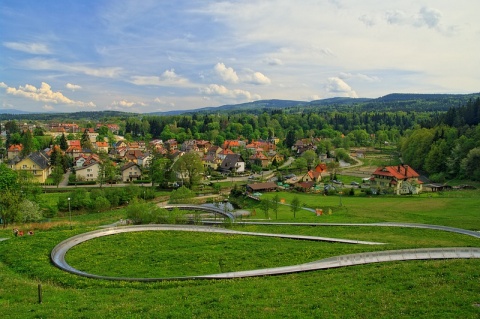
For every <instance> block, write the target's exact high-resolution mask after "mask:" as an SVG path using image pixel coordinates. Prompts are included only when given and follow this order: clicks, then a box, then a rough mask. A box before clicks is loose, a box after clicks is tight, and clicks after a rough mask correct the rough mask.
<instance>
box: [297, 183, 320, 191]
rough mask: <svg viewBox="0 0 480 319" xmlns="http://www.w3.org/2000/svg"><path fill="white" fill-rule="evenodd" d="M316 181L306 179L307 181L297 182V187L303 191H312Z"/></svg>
mask: <svg viewBox="0 0 480 319" xmlns="http://www.w3.org/2000/svg"><path fill="white" fill-rule="evenodd" d="M314 185H315V183H314V182H313V181H305V182H299V183H297V184H295V188H297V189H299V190H300V191H302V192H305V193H306V192H308V191H310V190H311V189H312V188H313V186H314Z"/></svg>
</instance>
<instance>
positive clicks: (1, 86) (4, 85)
mask: <svg viewBox="0 0 480 319" xmlns="http://www.w3.org/2000/svg"><path fill="white" fill-rule="evenodd" d="M7 87H8V86H7V85H6V84H5V82H0V88H7Z"/></svg>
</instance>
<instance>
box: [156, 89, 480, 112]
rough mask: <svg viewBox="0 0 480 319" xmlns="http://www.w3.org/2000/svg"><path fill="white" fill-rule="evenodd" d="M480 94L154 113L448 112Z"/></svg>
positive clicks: (340, 99) (399, 95)
mask: <svg viewBox="0 0 480 319" xmlns="http://www.w3.org/2000/svg"><path fill="white" fill-rule="evenodd" d="M479 97H480V93H473V94H404V93H393V94H389V95H385V96H382V97H379V98H376V99H369V98H348V97H336V98H330V99H323V100H315V101H311V102H306V101H291V100H260V101H255V102H249V103H243V104H235V105H223V106H219V107H208V108H201V109H195V110H188V111H187V110H184V111H182V110H177V111H170V112H155V113H150V115H179V114H192V113H206V114H208V113H222V112H228V113H232V112H234V113H241V112H249V113H262V112H263V111H265V110H266V109H283V110H286V111H288V110H290V111H292V112H298V111H302V110H305V109H321V110H325V111H349V110H351V109H352V108H353V109H355V110H356V111H377V112H383V111H392V112H395V111H447V110H449V109H450V108H451V107H460V106H462V105H465V104H466V103H467V102H468V101H470V100H474V99H476V98H479Z"/></svg>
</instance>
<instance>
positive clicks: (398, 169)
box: [397, 164, 400, 173]
mask: <svg viewBox="0 0 480 319" xmlns="http://www.w3.org/2000/svg"><path fill="white" fill-rule="evenodd" d="M397 172H399V173H400V164H398V166H397Z"/></svg>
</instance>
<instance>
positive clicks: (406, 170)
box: [403, 165, 408, 177]
mask: <svg viewBox="0 0 480 319" xmlns="http://www.w3.org/2000/svg"><path fill="white" fill-rule="evenodd" d="M403 167H405V177H406V176H407V172H408V165H404V166H403Z"/></svg>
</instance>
